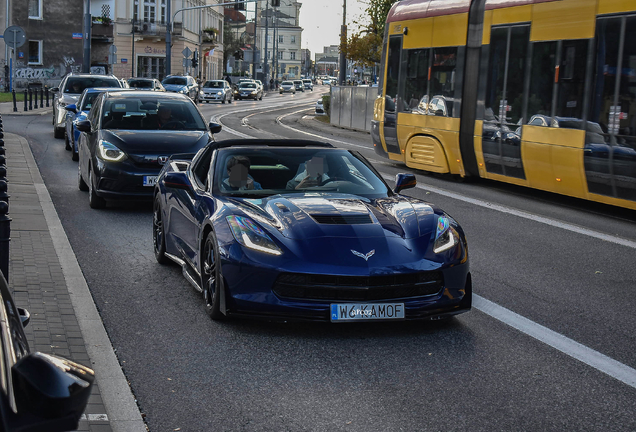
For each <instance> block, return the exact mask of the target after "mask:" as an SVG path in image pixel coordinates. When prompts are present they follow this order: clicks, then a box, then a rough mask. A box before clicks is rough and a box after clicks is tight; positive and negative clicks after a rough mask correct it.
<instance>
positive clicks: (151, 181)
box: [144, 176, 159, 186]
mask: <svg viewBox="0 0 636 432" xmlns="http://www.w3.org/2000/svg"><path fill="white" fill-rule="evenodd" d="M157 177H159V176H144V186H154V185H156V184H157Z"/></svg>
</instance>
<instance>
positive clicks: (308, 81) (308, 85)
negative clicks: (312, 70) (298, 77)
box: [303, 79, 314, 91]
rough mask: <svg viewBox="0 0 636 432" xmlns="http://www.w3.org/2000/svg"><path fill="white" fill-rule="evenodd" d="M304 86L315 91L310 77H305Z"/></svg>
mask: <svg viewBox="0 0 636 432" xmlns="http://www.w3.org/2000/svg"><path fill="white" fill-rule="evenodd" d="M303 86H304V87H305V90H311V91H314V83H312V82H311V80H310V79H304V80H303Z"/></svg>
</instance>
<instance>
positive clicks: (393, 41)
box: [386, 36, 402, 102]
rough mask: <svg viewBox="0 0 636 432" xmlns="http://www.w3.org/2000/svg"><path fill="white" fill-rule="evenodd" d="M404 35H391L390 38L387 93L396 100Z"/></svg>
mask: <svg viewBox="0 0 636 432" xmlns="http://www.w3.org/2000/svg"><path fill="white" fill-rule="evenodd" d="M401 50H402V37H401V36H391V38H390V39H389V55H388V60H387V71H386V95H387V96H388V97H390V98H391V99H393V101H394V102H395V100H396V98H397V93H398V78H399V77H400V52H401Z"/></svg>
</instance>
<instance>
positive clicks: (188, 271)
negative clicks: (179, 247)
mask: <svg viewBox="0 0 636 432" xmlns="http://www.w3.org/2000/svg"><path fill="white" fill-rule="evenodd" d="M166 256H167V257H168V258H170V259H171V260H172V261H174V262H175V263H177V264H179V265H180V266H181V270H182V272H183V277H185V278H186V280H187V281H188V282H190V284H191V285H192V286H193V287H194V289H196V290H197V291H198V292H200V293H203V288H201V285H199V283H198V282H197V279H201V275H199V274H198V272H197V271H196V270H194V269H193V268H192V267H191V266H190V265H189V264H188V263H186V262H185V261H184V260H182V259H181V258H179V257H176V256H174V255H172V254H169V253H166Z"/></svg>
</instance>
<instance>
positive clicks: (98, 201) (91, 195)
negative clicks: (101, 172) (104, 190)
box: [88, 167, 106, 209]
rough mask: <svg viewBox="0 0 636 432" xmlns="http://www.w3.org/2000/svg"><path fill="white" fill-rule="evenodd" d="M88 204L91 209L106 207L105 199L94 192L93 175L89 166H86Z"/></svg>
mask: <svg viewBox="0 0 636 432" xmlns="http://www.w3.org/2000/svg"><path fill="white" fill-rule="evenodd" d="M88 205H89V206H90V207H91V208H92V209H103V208H104V207H106V200H105V199H104V198H102V197H100V196H98V195H97V192H95V176H94V175H93V170H92V169H90V167H89V168H88Z"/></svg>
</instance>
